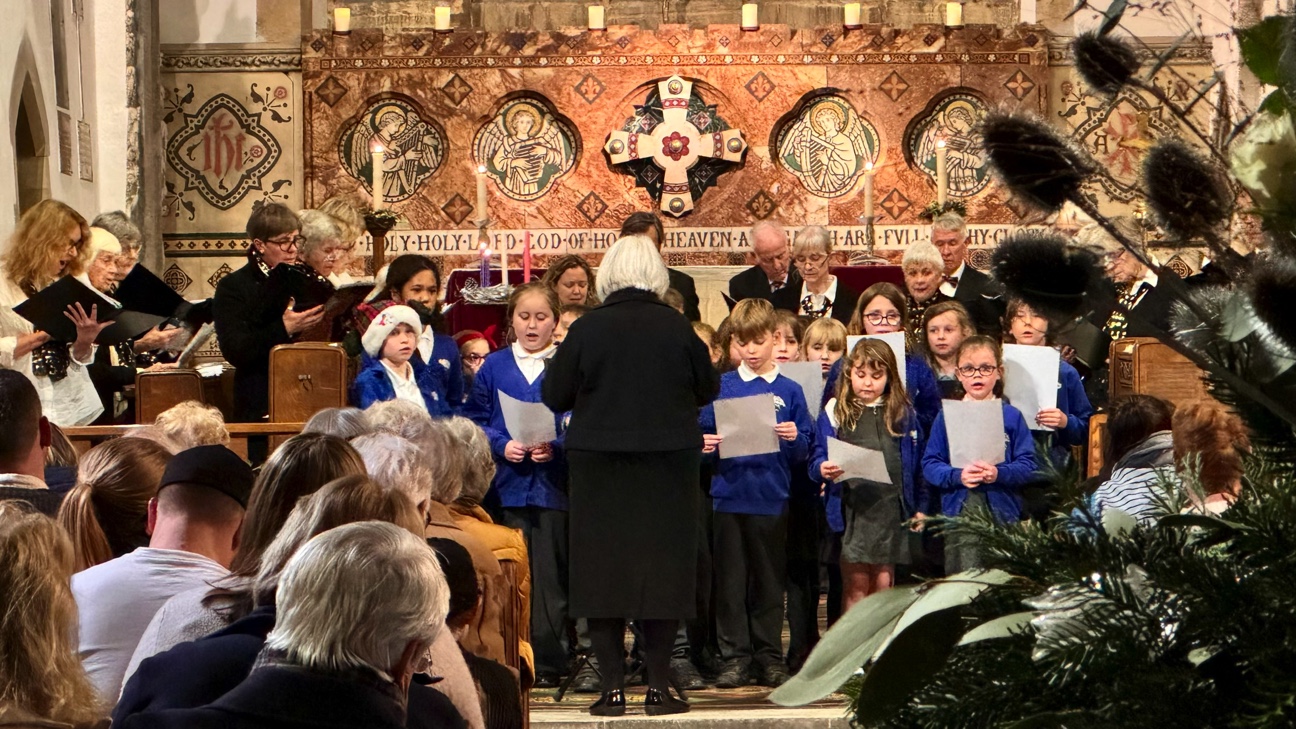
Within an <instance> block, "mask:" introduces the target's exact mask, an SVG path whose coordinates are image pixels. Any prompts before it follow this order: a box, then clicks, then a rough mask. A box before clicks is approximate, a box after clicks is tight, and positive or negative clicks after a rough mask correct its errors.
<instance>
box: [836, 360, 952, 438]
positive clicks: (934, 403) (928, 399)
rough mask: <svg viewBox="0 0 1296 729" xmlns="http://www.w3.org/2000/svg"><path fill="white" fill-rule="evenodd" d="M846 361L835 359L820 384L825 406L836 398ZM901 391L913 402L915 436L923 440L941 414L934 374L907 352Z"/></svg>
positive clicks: (939, 397) (937, 386)
mask: <svg viewBox="0 0 1296 729" xmlns="http://www.w3.org/2000/svg"><path fill="white" fill-rule="evenodd" d="M846 359H847V358H846V357H842V358H841V359H839V360H837V361H836V362H834V363H833V366H832V369H831V370H828V381H827V382H825V383H824V398H823V401H824V403H825V404H826V403H827V402H828V400H829V399H831V398H833V397H836V392H837V380H838V379H839V378H840V377H841V374H842V369H843V368H844V367H845V366H846ZM905 392H907V393H908V394H909V402H911V403H913V409H914V412H915V413H916V414H917V415H918V424H919V425H920V426H922V432H921V433H919V434H918V437H919V438H920V439H921V438H924V437H926V434H927V433H930V432H931V429H932V423H933V422H935V421H936V416H937V415H938V414H940V411H941V389H940V383H938V382H937V381H936V373H935V372H932V368H931V365H929V364H927V361H926V360H924V359H923V358H922V357H919V356H917V355H913V354H908V353H906V354H905Z"/></svg>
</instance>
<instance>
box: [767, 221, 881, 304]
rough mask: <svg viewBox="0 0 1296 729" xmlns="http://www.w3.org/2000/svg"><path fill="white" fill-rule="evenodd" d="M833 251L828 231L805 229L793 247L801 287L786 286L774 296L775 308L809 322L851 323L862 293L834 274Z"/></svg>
mask: <svg viewBox="0 0 1296 729" xmlns="http://www.w3.org/2000/svg"><path fill="white" fill-rule="evenodd" d="M832 252H833V245H832V236H831V235H829V233H828V230H827V229H826V228H824V227H823V226H821V225H811V226H810V227H808V228H802V229H801V232H799V233H797V236H796V242H794V243H793V244H792V262H793V263H794V264H796V270H797V272H798V273H800V274H801V286H800V288H797V287H795V286H784V287H783V288H781V289H779V290H778V291H776V292H774V293H773V294H772V295H771V296H770V303H772V304H774V308H775V309H782V310H784V311H790V312H792V313H793V314H796V315H797V316H799V317H805V318H807V319H819V318H822V317H825V316H829V317H832V318H833V319H836V320H837V321H839V322H841V323H842V324H849V323H850V320H851V313H852V312H854V311H855V303H856V302H857V301H858V300H859V292H858V291H855V290H854V289H852V288H850V287H849V286H847V285H846V284H844V283H842V282H841V281H839V280H838V279H837V277H836V276H834V275H832V273H830V267H831V266H832Z"/></svg>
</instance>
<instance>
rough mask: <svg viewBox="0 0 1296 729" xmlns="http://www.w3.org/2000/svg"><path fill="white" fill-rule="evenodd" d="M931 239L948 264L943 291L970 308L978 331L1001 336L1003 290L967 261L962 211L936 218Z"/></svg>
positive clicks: (965, 233) (996, 336)
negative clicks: (960, 213)
mask: <svg viewBox="0 0 1296 729" xmlns="http://www.w3.org/2000/svg"><path fill="white" fill-rule="evenodd" d="M931 241H932V245H934V246H936V248H937V250H939V251H940V255H941V261H942V262H943V263H944V264H945V280H944V281H942V282H941V285H940V293H942V294H945V295H946V296H948V297H950V298H952V299H954V300H955V301H958V302H959V303H961V304H963V306H964V307H965V308H967V310H968V313H969V314H971V315H972V323H973V324H975V325H976V328H977V333H978V334H985V335H987V336H991V337H994V338H995V339H999V338H1001V336H1002V334H1003V323H1002V319H1003V309H1004V303H1003V300H1002V298H1001V296H1000V294H1001V293H1002V292H1001V291H1000V288H999V286H998V284H996V283H995V281H994V279H992V278H990V277H989V276H988V275H986V274H984V273H981V272H980V271H978V270H976V269H975V268H973V267H971V266H969V265H968V264H967V249H968V235H967V222H966V221H964V220H963V217H962V216H961V215H959V214H958V213H944V214H943V215H941V216H940V217H938V218H936V220H934V221H932V232H931Z"/></svg>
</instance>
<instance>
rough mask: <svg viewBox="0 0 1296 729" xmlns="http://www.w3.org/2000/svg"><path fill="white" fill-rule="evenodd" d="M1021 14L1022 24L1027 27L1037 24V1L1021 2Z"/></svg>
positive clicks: (1027, 0)
mask: <svg viewBox="0 0 1296 729" xmlns="http://www.w3.org/2000/svg"><path fill="white" fill-rule="evenodd" d="M1018 7H1019V8H1020V12H1021V22H1023V23H1025V24H1027V25H1034V24H1035V22H1036V21H1035V0H1021V2H1020V3H1019V6H1018Z"/></svg>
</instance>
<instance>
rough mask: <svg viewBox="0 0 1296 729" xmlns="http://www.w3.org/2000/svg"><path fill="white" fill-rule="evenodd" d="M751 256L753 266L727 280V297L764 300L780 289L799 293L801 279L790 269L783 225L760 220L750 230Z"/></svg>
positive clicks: (735, 299) (789, 251)
mask: <svg viewBox="0 0 1296 729" xmlns="http://www.w3.org/2000/svg"><path fill="white" fill-rule="evenodd" d="M751 240H752V253H751V257H752V258H754V259H755V261H756V265H754V266H752V267H751V268H749V269H747V270H746V271H743V272H742V273H740V274H738V275H737V276H734V277H733V278H731V279H729V297H730V298H732V299H733V300H734V301H742V300H743V299H766V300H768V299H769V298H770V297H772V296H773V295H774V293H775V292H776V291H779V290H780V289H783V288H787V287H790V288H793V289H796V290H798V291H800V290H801V276H800V274H798V273H797V272H796V269H795V268H792V267H791V263H792V248H791V246H789V245H788V235H787V232H786V231H784V230H783V226H781V225H779V224H778V223H776V222H774V221H770V220H762V221H761V222H759V223H757V224H756V225H755V226H753V227H752V230H751Z"/></svg>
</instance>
